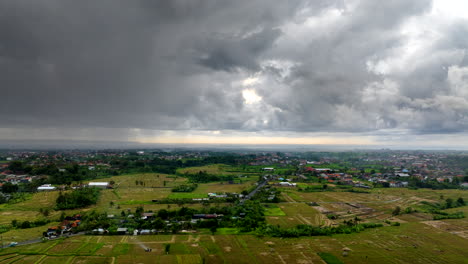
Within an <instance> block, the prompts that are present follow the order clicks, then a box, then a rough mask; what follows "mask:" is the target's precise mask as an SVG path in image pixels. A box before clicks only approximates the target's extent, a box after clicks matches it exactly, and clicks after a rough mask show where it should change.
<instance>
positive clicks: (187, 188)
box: [172, 184, 198, 193]
mask: <svg viewBox="0 0 468 264" xmlns="http://www.w3.org/2000/svg"><path fill="white" fill-rule="evenodd" d="M197 187H198V184H182V185H179V186H176V187H174V188H172V192H187V193H189V192H193V191H194V190H195V189H196V188H197Z"/></svg>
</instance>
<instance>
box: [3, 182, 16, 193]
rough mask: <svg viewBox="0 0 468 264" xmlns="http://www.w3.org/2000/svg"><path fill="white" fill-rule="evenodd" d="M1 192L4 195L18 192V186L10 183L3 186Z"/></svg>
mask: <svg viewBox="0 0 468 264" xmlns="http://www.w3.org/2000/svg"><path fill="white" fill-rule="evenodd" d="M2 191H3V192H4V193H14V192H17V191H18V185H17V184H13V183H11V182H7V183H5V184H3V187H2Z"/></svg>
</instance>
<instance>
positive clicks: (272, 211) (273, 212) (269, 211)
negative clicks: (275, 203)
mask: <svg viewBox="0 0 468 264" xmlns="http://www.w3.org/2000/svg"><path fill="white" fill-rule="evenodd" d="M285 215H286V214H285V213H284V211H283V210H281V208H279V207H273V208H266V209H265V216H285Z"/></svg>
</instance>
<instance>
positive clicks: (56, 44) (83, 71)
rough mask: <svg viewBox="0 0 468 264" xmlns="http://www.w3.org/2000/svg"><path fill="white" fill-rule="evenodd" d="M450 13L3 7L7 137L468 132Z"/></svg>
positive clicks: (463, 32) (400, 0)
mask: <svg viewBox="0 0 468 264" xmlns="http://www.w3.org/2000/svg"><path fill="white" fill-rule="evenodd" d="M449 2H450V1H449ZM449 2H447V3H445V2H444V1H442V0H434V1H430V0H417V1H410V2H408V1H405V0H397V1H386V2H381V1H373V0H347V1H343V0H336V1H307V0H295V1H280V2H277V3H276V2H275V3H272V2H271V1H268V0H249V1H248V0H239V1H211V0H200V1H184V0H182V1H150V0H137V1H120V0H118V1H114V0H113V1H111V0H104V1H90V0H89V1H88V0H85V1H59V0H41V1H33V0H30V1H4V2H1V3H0V10H2V13H1V14H0V35H1V36H2V38H0V89H1V95H2V98H3V99H4V100H2V104H0V120H1V121H2V122H1V124H0V127H1V128H2V129H4V131H9V134H8V138H12V137H14V132H12V131H15V129H16V130H18V131H21V133H20V134H21V135H23V136H24V137H26V136H27V133H26V132H25V131H27V130H28V129H30V130H31V131H37V130H43V131H46V130H53V131H56V132H54V133H55V134H57V135H61V132H60V131H63V133H62V134H63V135H65V136H64V137H66V135H68V136H69V137H73V138H76V137H79V138H80V139H83V138H86V137H87V136H88V137H90V138H99V139H101V138H102V136H98V135H97V134H99V135H109V137H110V139H119V140H120V139H122V138H128V137H131V138H133V137H135V135H137V134H138V133H139V132H138V131H147V130H148V131H151V130H154V131H179V132H177V133H185V132H186V133H188V134H190V133H193V131H207V132H208V133H211V132H210V131H221V132H219V133H216V134H213V135H219V134H222V131H236V132H237V133H241V132H246V133H247V132H248V133H267V134H268V133H288V132H294V133H324V132H326V133H358V134H359V133H361V135H369V133H371V134H374V135H382V133H384V132H382V131H406V132H405V133H407V134H433V133H455V132H456V133H461V132H466V131H467V129H468V120H467V119H468V118H467V114H468V92H467V91H468V87H467V85H466V84H467V78H468V77H467V76H468V58H467V56H466V48H467V45H466V43H468V40H467V36H468V15H465V13H463V12H461V11H457V10H459V9H460V8H452V9H451V8H450V7H453V6H454V5H455V3H449ZM444 3H445V4H444ZM455 11H457V12H455ZM93 129H94V131H95V132H89V131H91V130H93ZM109 129H111V130H112V129H113V131H114V132H115V133H107V132H105V131H109ZM72 131H75V132H72ZM76 131H81V132H76ZM99 131H101V132H99ZM117 131H118V133H121V134H124V135H125V136H123V137H122V136H119V135H117V134H118V133H117ZM135 131H136V132H135ZM184 131H185V132H184ZM77 133H78V134H79V135H82V136H78V134H77ZM385 133H387V132H385ZM385 133H384V134H385ZM150 134H151V133H150ZM156 134H157V135H158V136H161V135H162V136H164V133H160V132H157V133H156ZM268 135H271V134H268ZM31 137H32V138H34V137H39V136H37V133H36V132H35V133H32V132H31ZM5 138H6V137H5Z"/></svg>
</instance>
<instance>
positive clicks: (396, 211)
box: [392, 206, 401, 216]
mask: <svg viewBox="0 0 468 264" xmlns="http://www.w3.org/2000/svg"><path fill="white" fill-rule="evenodd" d="M400 213H401V208H400V206H397V207H395V210H393V212H392V215H394V216H395V215H399V214H400Z"/></svg>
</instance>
